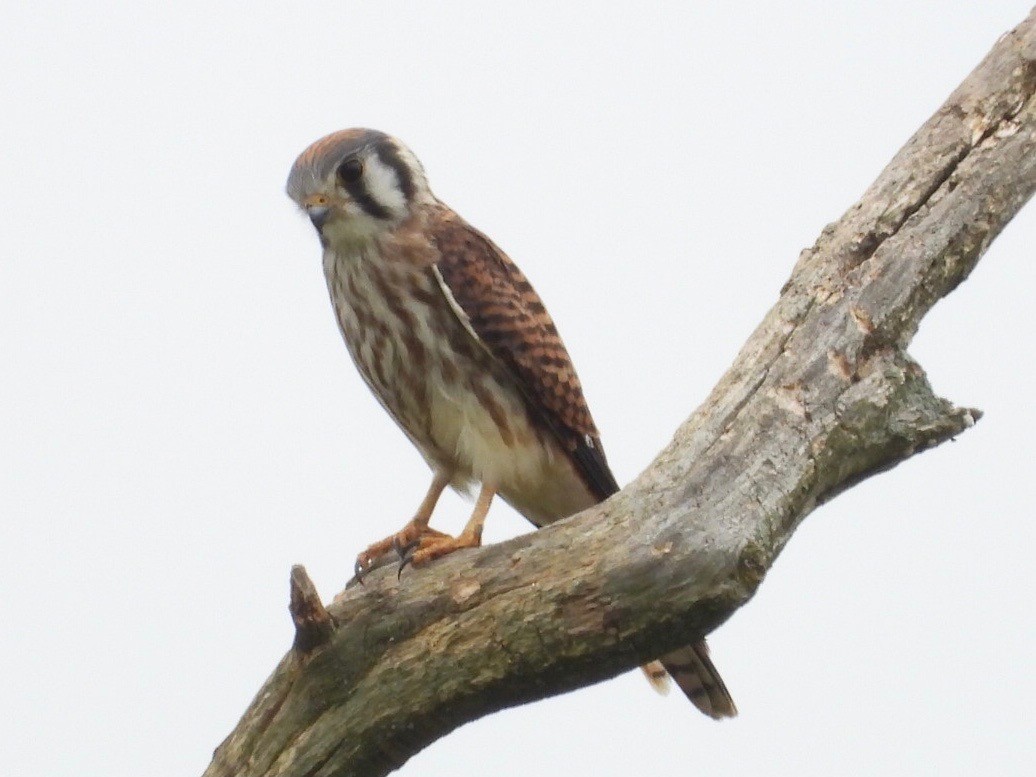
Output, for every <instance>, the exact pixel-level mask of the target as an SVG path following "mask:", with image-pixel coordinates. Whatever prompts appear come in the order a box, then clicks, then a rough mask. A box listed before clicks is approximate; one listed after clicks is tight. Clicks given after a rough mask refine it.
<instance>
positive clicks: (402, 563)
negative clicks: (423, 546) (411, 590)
mask: <svg viewBox="0 0 1036 777" xmlns="http://www.w3.org/2000/svg"><path fill="white" fill-rule="evenodd" d="M413 558H414V554H413V553H410V554H409V555H406V556H404V557H403V560H402V561H400V562H399V569H397V570H396V580H399V578H400V576H401V575H402V574H403V570H404V569H405V568H406V565H407V564H409V563H410V561H411V559H413Z"/></svg>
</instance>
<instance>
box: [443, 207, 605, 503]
mask: <svg viewBox="0 0 1036 777" xmlns="http://www.w3.org/2000/svg"><path fill="white" fill-rule="evenodd" d="M430 229H431V235H430V236H431V239H432V242H433V243H434V244H435V246H436V248H437V249H438V254H439V256H438V260H437V261H436V263H435V265H434V266H433V267H432V272H434V273H435V275H436V279H437V280H438V282H439V285H440V287H441V288H442V291H443V293H444V295H445V296H446V298H447V300H448V302H449V303H450V307H451V308H452V309H453V311H454V313H456V314H457V316H458V317H459V318H460V320H461V323H463V324H464V327H465V329H467V331H468V333H469V334H470V335H471V336H472V337H473V338H475V340H476V341H477V342H478V343H479V344H480V345H481V346H482V347H483V348H484V349H485V350H486V351H487V352H488V353H489V354H490V355H491V356H493V358H494V359H496V360H497V362H498V363H500V364H501V365H502V366H503V367H504V368H505V370H506V371H507V373H508V374H509V375H510V376H511V378H513V379H514V381H515V383H516V384H517V385H518V387H519V389H520V390H521V392H522V394H523V396H524V397H525V400H526V403H527V405H528V407H529V409H530V410H531V412H532V414H533V417H534V418H536V419H538V420H539V421H540V422H541V423H542V424H544V425H545V426H546V427H547V428H548V429H549V430H550V431H551V433H552V434H553V435H554V436H555V438H556V439H557V440H558V442H560V443H561V447H562V449H563V450H564V451H565V452H566V453H567V454H568V455H569V456H570V457H571V460H572V462H573V464H574V465H575V468H576V470H577V472H579V474H580V476H581V477H582V479H583V480H584V481H585V482H586V484H587V486H588V487H589V488H590V490H591V492H593V494H594V495H595V496H596V497H597V498H598V499H599V500H604V499H606V498H608V497H609V496H610V495H612V494H614V493H615V492H616V491H618V490H619V486H618V484H617V483H616V482H615V477H614V475H612V472H611V469H610V468H609V467H608V461H607V459H606V458H605V456H604V449H603V448H602V447H601V441H600V439H599V436H598V433H597V428H596V427H595V426H594V421H593V418H592V417H591V415H590V409H589V408H588V407H587V405H586V399H585V398H584V397H583V389H582V386H581V385H580V383H579V377H578V376H577V375H576V371H575V368H574V367H573V366H572V360H571V359H570V358H569V355H568V351H566V350H565V344H564V343H563V342H562V341H561V337H560V335H558V330H557V329H556V328H555V326H554V322H553V321H552V320H551V318H550V314H549V313H547V309H546V308H545V307H544V306H543V302H542V301H540V298H539V295H538V294H536V291H535V290H534V289H533V288H532V285H531V284H530V283H529V281H527V280H526V279H525V276H524V275H523V274H522V272H521V270H519V269H518V267H517V266H516V265H515V264H514V262H512V261H511V260H510V259H509V258H508V257H507V255H506V254H505V253H504V252H503V251H501V250H500V249H499V248H497V247H496V245H494V244H493V242H492V241H491V240H490V239H489V238H487V237H486V236H485V235H483V234H482V233H481V232H479V231H478V230H477V229H475V228H474V227H472V226H471V225H469V224H468V223H467V222H465V221H464V220H463V219H461V218H460V217H459V216H457V215H456V214H454V213H453V212H452V211H446V210H443V211H442V212H440V213H439V214H438V216H437V218H435V219H434V220H433V223H432V224H431V225H430Z"/></svg>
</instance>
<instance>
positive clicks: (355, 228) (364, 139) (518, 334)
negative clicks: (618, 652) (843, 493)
mask: <svg viewBox="0 0 1036 777" xmlns="http://www.w3.org/2000/svg"><path fill="white" fill-rule="evenodd" d="M287 191H288V195H289V196H290V197H291V199H292V200H294V201H295V202H296V203H297V204H298V205H299V207H300V208H301V209H302V210H304V211H305V212H306V214H307V215H308V216H309V219H310V221H311V222H312V223H313V226H314V227H315V228H316V230H317V234H318V236H319V237H320V243H321V245H322V246H323V249H324V275H325V277H326V279H327V287H328V290H329V292H330V294H331V304H332V306H333V308H334V312H335V316H336V318H337V319H338V325H339V327H340V328H341V331H342V335H343V337H344V338H345V344H346V347H347V348H348V349H349V353H350V355H351V356H352V358H353V362H355V364H356V367H357V369H359V371H360V375H362V376H363V379H364V381H365V382H366V383H367V386H368V387H369V388H370V389H371V391H372V392H373V393H374V396H375V397H377V399H378V401H379V402H380V403H381V405H382V406H383V407H384V408H385V409H386V410H387V411H388V413H389V415H391V416H392V418H393V419H394V420H395V422H396V423H397V424H398V425H399V426H400V428H401V429H402V430H403V432H404V433H405V434H406V435H407V437H409V438H410V441H411V442H412V443H413V444H414V445H415V446H416V447H417V449H418V450H419V451H420V452H421V455H422V456H423V457H424V459H425V461H427V462H428V465H429V466H430V467H431V469H432V473H433V477H432V484H431V487H430V488H429V489H428V493H427V494H426V495H425V497H424V500H423V501H422V502H421V504H420V506H419V507H418V509H417V513H416V514H415V515H414V517H413V518H412V519H411V520H410V521H408V522H407V524H406V525H405V526H404V527H403V528H402V529H401V530H400V531H399V532H397V533H396V534H394V535H392V536H390V537H387V538H385V539H384V540H381V541H380V542H376V543H374V544H373V545H371V546H370V547H369V548H367V550H365V551H364V552H363V553H361V554H360V555H359V557H358V559H357V562H356V572H357V576H362V574H363V573H364V572H366V571H367V570H368V569H369V568H370V567H371V565H372V563H373V562H374V561H376V560H377V559H378V558H379V557H381V556H384V555H386V554H388V553H390V552H396V553H398V554H399V555H400V557H401V558H402V564H406V563H411V564H413V565H414V566H415V567H416V566H420V565H422V564H424V563H427V562H428V561H431V560H433V559H435V558H439V557H440V556H443V555H446V554H447V553H451V552H452V551H454V550H457V549H459V548H469V547H477V546H478V545H480V544H481V541H482V526H483V524H484V522H485V519H486V514H487V513H488V511H489V506H490V503H491V502H492V500H493V497H494V496H495V495H497V494H499V495H500V496H501V497H502V498H503V499H504V500H505V501H506V502H508V503H509V504H510V505H512V506H513V507H514V508H515V509H516V510H517V511H518V512H520V513H521V514H522V515H524V516H525V517H526V518H527V519H528V520H529V521H531V522H532V523H533V524H534V525H535V526H537V527H540V526H544V525H545V524H548V523H551V522H552V521H556V520H558V519H560V518H564V517H566V516H569V515H573V514H575V513H577V512H580V511H581V510H585V509H586V508H588V507H590V506H592V505H594V504H597V503H598V502H601V501H603V500H605V499H607V498H608V497H609V496H610V495H612V494H614V493H615V492H616V491H618V490H619V486H618V484H617V483H616V482H615V477H614V476H613V475H612V473H611V470H610V469H609V467H608V462H607V460H606V459H605V456H604V449H603V448H602V447H601V440H600V435H599V434H598V432H597V428H596V427H595V426H594V421H593V418H592V417H591V415H590V410H589V409H588V408H587V405H586V400H585V399H584V398H583V391H582V388H581V386H580V383H579V378H578V377H577V376H576V372H575V369H574V368H573V366H572V361H571V359H570V358H569V356H568V352H567V351H566V350H565V346H564V344H563V343H562V341H561V337H560V336H559V335H558V330H557V329H556V328H555V326H554V322H553V321H552V320H551V317H550V315H549V314H548V313H547V310H546V308H545V307H544V306H543V303H542V302H541V301H540V298H539V296H538V295H537V294H536V292H535V291H534V290H533V288H532V286H531V285H530V284H529V282H528V281H527V280H526V279H525V276H524V275H523V274H522V272H521V270H519V269H518V267H517V266H516V265H515V264H514V262H512V261H511V260H510V259H509V258H508V257H507V255H506V254H505V253H504V252H503V251H501V250H500V249H499V248H497V246H496V245H495V244H494V243H493V242H492V241H491V240H490V239H489V238H487V237H486V236H485V235H483V234H482V233H481V232H479V231H478V230H477V229H475V228H474V227H472V226H470V225H469V224H468V223H467V222H465V221H464V220H463V219H462V218H461V217H460V216H458V215H457V214H456V213H454V212H453V211H452V210H450V208H448V207H447V206H446V205H444V204H443V203H441V202H439V200H437V199H436V198H435V195H433V194H432V191H431V189H430V188H429V186H428V179H427V178H426V177H425V173H424V169H423V168H422V167H421V164H420V163H419V162H418V161H417V158H416V157H415V156H414V155H413V154H412V153H411V152H410V150H409V149H408V148H407V147H406V146H404V145H403V144H402V143H401V142H399V141H398V140H396V139H395V138H392V137H390V136H388V135H386V134H384V133H382V132H377V131H375V130H369V129H349V130H343V131H341V132H336V133H334V134H331V135H328V136H327V137H325V138H322V139H320V140H318V141H316V142H315V143H314V144H313V145H311V146H310V147H309V148H307V149H306V150H305V151H303V152H302V154H301V156H299V158H298V159H297V160H296V161H295V165H294V166H293V167H292V169H291V174H290V175H289V176H288V184H287ZM476 484H477V485H478V487H479V491H478V497H477V498H476V500H475V507H474V510H473V511H472V513H471V517H470V518H469V519H468V522H467V525H466V526H465V527H464V529H463V531H461V533H460V534H459V535H458V536H456V537H451V536H449V535H446V534H443V533H441V532H438V531H436V530H434V529H432V528H430V527H429V525H428V522H429V519H430V518H431V515H432V511H433V509H434V508H435V504H436V502H437V501H438V498H439V496H440V494H442V492H443V490H444V489H445V488H446V486H448V485H449V486H453V487H454V488H456V489H458V490H461V491H466V490H467V489H469V488H470V487H472V486H474V485H476ZM400 571H402V569H401V570H400ZM663 667H664V669H663ZM644 669H645V671H646V672H647V674H648V677H649V678H650V679H651V680H652V682H653V684H654V685H656V687H664V685H665V675H666V673H668V674H669V675H671V676H672V677H673V678H674V679H675V680H676V682H677V684H678V685H679V686H680V688H681V689H682V690H683V691H684V693H686V694H687V696H688V697H689V698H690V700H691V701H692V702H694V704H695V705H696V706H697V707H698V708H699V709H700V710H702V711H703V712H705V713H706V714H708V715H711V716H712V717H716V718H719V717H728V716H732V715H735V714H736V709H735V707H734V702H733V700H732V699H731V697H730V694H729V693H728V692H727V689H726V687H725V686H724V684H723V681H722V679H720V676H719V674H718V672H717V671H716V668H715V667H714V666H713V664H712V662H711V660H710V659H709V655H708V648H707V647H706V644H705V642H704V640H703V641H700V642H697V643H696V644H694V645H690V646H687V647H685V648H681V649H679V650H676V651H673V652H672V653H669V654H666V655H665V656H663V657H662V658H661V659H659V660H658V661H654V662H652V663H651V664H649V665H648V666H646V667H644Z"/></svg>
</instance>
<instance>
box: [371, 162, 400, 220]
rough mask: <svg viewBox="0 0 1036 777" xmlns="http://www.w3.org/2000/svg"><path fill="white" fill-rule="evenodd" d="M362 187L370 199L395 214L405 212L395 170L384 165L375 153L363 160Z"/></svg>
mask: <svg viewBox="0 0 1036 777" xmlns="http://www.w3.org/2000/svg"><path fill="white" fill-rule="evenodd" d="M363 182H364V188H365V189H366V190H367V194H368V195H369V196H370V198H371V199H372V200H374V201H375V202H376V203H378V204H379V205H381V206H383V207H385V208H388V209H389V210H390V211H392V212H393V213H395V214H396V215H397V216H403V215H405V214H406V197H404V196H403V192H402V190H401V189H400V187H399V179H398V178H397V177H396V171H395V170H393V169H392V168H391V167H389V166H388V165H386V164H385V163H384V162H382V161H381V159H379V158H378V156H377V155H376V154H372V155H371V156H369V157H367V159H366V160H364V176H363Z"/></svg>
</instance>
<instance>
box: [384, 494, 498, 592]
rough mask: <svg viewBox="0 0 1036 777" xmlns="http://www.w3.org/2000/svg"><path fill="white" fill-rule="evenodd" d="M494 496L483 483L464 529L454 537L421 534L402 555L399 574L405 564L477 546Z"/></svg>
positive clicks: (430, 559)
mask: <svg viewBox="0 0 1036 777" xmlns="http://www.w3.org/2000/svg"><path fill="white" fill-rule="evenodd" d="M494 496H496V488H495V487H494V486H491V485H489V484H488V483H483V484H482V489H481V490H480V491H479V492H478V499H476V500H475V509H474V510H472V511H471V517H470V518H468V522H467V523H466V524H465V525H464V530H463V531H462V532H461V533H460V534H458V535H457V536H456V537H450V536H449V535H447V534H441V533H439V532H436V533H435V534H424V535H422V536H421V538H420V539H419V540H418V541H417V544H416V545H415V546H414V548H413V549H412V552H410V553H408V554H406V555H404V556H403V562H402V563H401V564H400V565H399V572H400V574H402V572H403V567H405V566H406V565H407V564H413V565H414V566H415V567H417V566H421V565H422V564H426V563H428V562H429V561H434V560H435V559H437V558H442V557H443V556H446V555H449V554H450V553H453V551H455V550H460V549H461V548H477V547H479V546H480V545H481V544H482V527H483V525H484V524H485V522H486V515H487V514H488V513H489V505H491V504H492V503H493V497H494Z"/></svg>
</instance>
